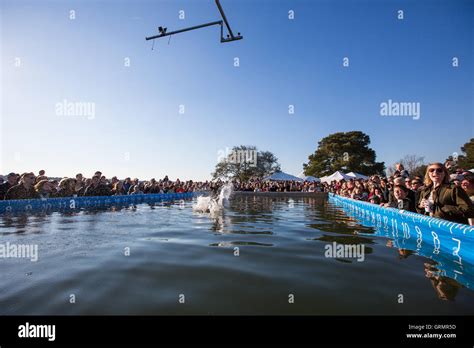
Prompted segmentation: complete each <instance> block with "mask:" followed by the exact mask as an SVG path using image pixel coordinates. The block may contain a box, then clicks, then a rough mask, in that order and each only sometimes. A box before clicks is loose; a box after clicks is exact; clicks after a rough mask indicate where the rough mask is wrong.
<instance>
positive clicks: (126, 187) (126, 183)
mask: <svg viewBox="0 0 474 348" xmlns="http://www.w3.org/2000/svg"><path fill="white" fill-rule="evenodd" d="M131 186H132V180H131V179H130V178H125V180H124V181H123V190H124V192H125V193H128V191H129V190H130V187H131Z"/></svg>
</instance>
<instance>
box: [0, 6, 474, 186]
mask: <svg viewBox="0 0 474 348" xmlns="http://www.w3.org/2000/svg"><path fill="white" fill-rule="evenodd" d="M0 3H1V34H0V35H1V57H2V65H1V68H2V71H1V72H2V76H1V88H2V90H1V97H2V108H1V139H0V147H1V158H0V173H6V172H10V171H16V172H23V171H27V170H28V171H35V172H37V171H38V170H39V169H45V170H46V172H47V174H48V175H51V176H63V175H66V176H68V175H74V174H76V173H77V172H82V173H83V174H85V175H86V176H90V175H91V174H93V172H95V171H96V170H99V169H100V170H102V171H103V172H104V174H105V175H106V176H108V177H110V176H113V175H118V176H119V177H125V176H134V177H135V176H136V177H139V178H141V179H145V178H150V177H156V178H159V177H163V176H164V175H165V174H168V175H169V176H170V178H173V179H174V178H176V177H179V178H180V179H208V178H210V173H211V172H212V170H213V169H214V166H215V164H216V162H217V158H218V152H219V151H224V150H225V149H226V148H227V147H228V148H231V147H232V146H234V145H241V144H245V145H256V146H257V147H258V148H259V149H260V150H269V151H272V152H273V153H274V154H275V155H276V156H277V157H278V158H279V161H280V163H281V165H282V169H283V170H284V171H286V172H289V173H292V174H299V173H300V172H301V171H302V164H303V162H306V161H307V157H308V155H309V154H311V153H312V152H313V151H314V150H315V149H316V146H317V142H318V141H319V140H321V139H322V138H323V137H325V136H327V135H328V134H330V133H333V132H337V131H350V130H361V131H363V132H365V133H367V134H369V135H370V138H371V141H372V143H371V146H372V148H373V149H374V150H375V151H376V153H377V160H378V161H385V162H386V164H392V163H394V162H395V161H397V160H398V159H400V158H401V157H403V156H404V155H407V154H418V155H421V156H425V159H426V160H427V161H434V160H440V161H443V160H444V159H445V158H446V157H447V156H449V155H450V154H452V153H453V152H459V148H460V146H461V145H463V144H464V143H466V142H467V141H468V139H470V138H471V137H473V136H474V131H473V129H474V104H473V99H474V98H473V96H474V82H473V81H474V70H473V63H474V57H473V51H474V50H473V48H474V44H473V41H474V24H473V18H474V1H470V0H445V1H438V0H429V1H428V0H425V1H423V0H420V1H413V0H409V1H388V0H387V1H384V0H373V1H364V0H360V1H355V0H341V1H338V0H324V1H322V0H300V1H298V0H294V1H289V0H221V3H222V6H223V7H224V10H225V11H226V15H227V17H228V19H229V21H230V24H231V26H232V29H233V30H234V31H235V32H241V33H242V35H243V36H244V39H243V40H240V41H235V42H232V43H225V44H221V43H220V42H219V35H220V34H219V28H218V27H210V28H205V29H200V30H196V31H192V32H188V33H183V34H179V35H176V36H173V37H172V38H171V41H170V42H169V43H168V38H162V39H160V40H157V41H156V42H155V45H154V49H153V50H152V42H151V41H145V36H149V35H154V34H157V28H158V26H160V25H163V26H166V27H168V31H171V30H175V29H178V28H182V27H186V26H193V25H196V24H201V23H205V22H208V21H214V20H218V19H220V16H219V12H218V10H217V7H216V6H215V4H214V1H212V0H183V1H180V0H173V1H171V0H154V1H151V0H150V1H143V0H141V1H140V0H138V1H137V0H133V1H132V0H119V1H112V0H101V1H99V0H81V1H63V0H54V1H53V0H43V1H41V0H29V1H23V0H0ZM71 10H72V11H74V15H75V19H70V17H71V12H70V11H71ZM180 10H184V11H185V19H184V20H182V19H180V18H179V14H180V13H179V11H180ZM289 10H294V14H295V18H294V19H293V20H290V19H289V18H288V11H289ZM398 10H403V11H404V13H403V15H404V19H403V20H399V19H398V18H397V16H398V13H397V11H398ZM235 57H238V58H239V63H240V66H239V67H235V66H234V58H235ZM344 57H348V58H349V67H343V58H344ZM453 57H457V58H458V60H459V66H458V67H453V66H452V59H453ZM127 58H128V59H129V62H130V66H126V64H125V63H126V62H127ZM389 99H391V100H393V101H398V102H417V103H420V109H421V117H420V119H418V120H414V119H413V118H412V117H383V116H381V115H380V103H382V102H386V101H388V100H389ZM64 100H66V101H68V102H83V103H94V104H93V105H94V107H95V110H94V111H95V113H94V115H93V117H92V116H91V114H89V116H88V115H84V114H83V115H80V114H79V115H77V114H76V115H65V114H62V115H61V114H60V112H58V110H57V104H58V103H62V102H63V101H64ZM290 104H292V105H294V108H295V113H294V114H289V113H288V105H290ZM91 105H92V104H91ZM180 105H184V114H180V113H179V110H180ZM349 155H350V154H349Z"/></svg>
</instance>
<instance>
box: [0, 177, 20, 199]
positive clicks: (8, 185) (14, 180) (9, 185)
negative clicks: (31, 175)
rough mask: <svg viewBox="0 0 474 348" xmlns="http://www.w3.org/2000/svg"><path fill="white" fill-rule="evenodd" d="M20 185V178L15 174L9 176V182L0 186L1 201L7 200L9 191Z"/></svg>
mask: <svg viewBox="0 0 474 348" xmlns="http://www.w3.org/2000/svg"><path fill="white" fill-rule="evenodd" d="M17 184H18V176H17V175H16V174H15V173H10V174H8V175H7V181H6V182H4V183H3V184H1V185H0V200H4V199H5V195H6V194H7V191H8V190H9V189H10V188H12V187H13V186H15V185H17Z"/></svg>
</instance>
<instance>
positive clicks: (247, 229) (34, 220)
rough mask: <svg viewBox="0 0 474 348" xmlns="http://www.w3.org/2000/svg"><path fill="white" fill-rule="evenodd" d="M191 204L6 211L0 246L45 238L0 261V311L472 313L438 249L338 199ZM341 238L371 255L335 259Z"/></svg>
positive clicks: (470, 296) (472, 298)
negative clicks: (395, 235)
mask: <svg viewBox="0 0 474 348" xmlns="http://www.w3.org/2000/svg"><path fill="white" fill-rule="evenodd" d="M193 202H194V201H191V200H189V201H185V202H184V204H183V203H182V202H181V203H180V202H176V203H163V204H160V205H155V206H150V205H147V204H142V205H138V206H136V207H127V208H112V209H108V210H101V211H91V210H89V211H80V212H75V213H71V212H70V213H58V212H56V213H51V214H42V215H29V216H25V215H23V216H10V217H8V216H3V217H0V244H5V243H11V244H15V245H18V244H28V245H38V260H37V261H36V262H31V261H30V260H29V259H24V258H23V259H21V258H4V259H0V274H1V275H2V281H1V282H0V314H3V315H5V314H7V315H19V314H22V315H23V314H26V315H29V314H33V315H36V314H144V315H161V314H175V315H181V314H237V315H238V314H281V315H295V314H301V315H307V314H312V315H335V314H343V315H345V314H395V315H396V314H432V315H436V314H440V315H441V314H474V292H473V291H472V290H471V289H469V288H468V286H466V284H462V283H459V282H458V281H457V280H455V279H453V278H449V277H445V276H443V275H442V272H440V270H439V269H438V268H437V261H436V260H435V259H433V258H430V257H427V256H422V255H418V254H417V252H413V251H410V250H409V249H403V250H402V249H398V248H397V247H396V246H397V241H392V240H390V239H387V238H385V237H383V236H380V235H378V234H377V233H374V232H375V231H374V229H373V228H372V227H369V226H363V225H361V224H359V223H358V222H357V221H356V220H355V219H354V218H351V217H349V216H348V215H347V214H346V213H345V212H344V211H342V210H341V209H340V208H338V207H336V206H334V205H332V204H331V203H328V202H321V200H318V199H314V198H268V197H234V198H233V199H231V201H230V205H229V206H228V207H227V208H226V209H225V210H224V211H223V213H222V214H219V215H218V216H216V217H210V216H209V215H207V214H202V213H196V212H193V210H192V205H193ZM333 242H336V243H339V244H363V245H364V247H365V257H364V261H362V262H359V261H357V260H356V259H351V258H340V257H339V258H330V257H326V256H325V251H326V250H327V249H326V246H327V245H329V244H332V243H333ZM128 251H129V253H128ZM72 295H73V296H72ZM71 302H73V303H71ZM400 302H402V303H400Z"/></svg>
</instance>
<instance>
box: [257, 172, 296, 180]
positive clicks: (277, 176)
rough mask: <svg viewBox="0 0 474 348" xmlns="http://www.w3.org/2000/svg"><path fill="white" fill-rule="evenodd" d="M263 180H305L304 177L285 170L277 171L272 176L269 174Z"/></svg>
mask: <svg viewBox="0 0 474 348" xmlns="http://www.w3.org/2000/svg"><path fill="white" fill-rule="evenodd" d="M263 180H271V181H303V179H301V178H298V177H297V176H294V175H291V174H287V173H283V172H276V173H273V174H272V175H270V176H267V177H266V178H264V179H263Z"/></svg>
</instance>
